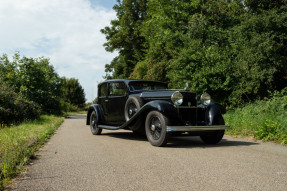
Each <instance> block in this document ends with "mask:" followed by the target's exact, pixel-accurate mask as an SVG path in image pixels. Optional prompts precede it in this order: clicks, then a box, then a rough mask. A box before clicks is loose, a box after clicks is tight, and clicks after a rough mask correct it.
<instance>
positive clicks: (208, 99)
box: [200, 92, 211, 106]
mask: <svg viewBox="0 0 287 191" xmlns="http://www.w3.org/2000/svg"><path fill="white" fill-rule="evenodd" d="M200 102H201V103H202V104H203V105H204V106H208V105H209V104H210V103H211V96H210V95H209V94H208V93H206V92H204V93H203V94H202V95H201V96H200Z"/></svg>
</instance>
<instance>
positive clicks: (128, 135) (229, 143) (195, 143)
mask: <svg viewBox="0 0 287 191" xmlns="http://www.w3.org/2000/svg"><path fill="white" fill-rule="evenodd" d="M102 135H104V136H106V135H107V136H110V137H113V138H118V139H126V140H132V141H148V140H147V138H146V136H145V135H139V134H134V133H133V132H129V131H127V132H107V133H102ZM257 144H259V143H256V142H248V141H242V140H228V139H224V137H223V139H222V140H221V141H220V142H219V143H218V144H216V145H210V144H206V143H204V142H203V141H202V140H201V139H200V137H199V136H173V137H171V138H170V140H169V141H168V144H167V146H166V147H167V148H194V147H201V148H207V147H236V146H251V145H257Z"/></svg>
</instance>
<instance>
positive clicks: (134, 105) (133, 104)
mask: <svg viewBox="0 0 287 191" xmlns="http://www.w3.org/2000/svg"><path fill="white" fill-rule="evenodd" d="M142 105H143V103H142V100H141V98H140V97H137V96H133V97H130V98H129V99H128V100H127V102H126V105H125V119H126V121H128V120H130V119H131V118H132V117H133V116H134V115H135V114H136V112H138V111H139V110H140V108H141V107H142ZM141 127H142V128H143V129H144V127H143V125H142V118H141V117H139V119H138V120H137V121H136V122H135V123H134V124H133V125H131V126H130V127H129V128H130V129H131V130H139V129H141Z"/></svg>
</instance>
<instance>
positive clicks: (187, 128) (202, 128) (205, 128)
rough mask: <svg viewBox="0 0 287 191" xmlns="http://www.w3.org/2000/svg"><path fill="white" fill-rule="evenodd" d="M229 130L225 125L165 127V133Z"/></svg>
mask: <svg viewBox="0 0 287 191" xmlns="http://www.w3.org/2000/svg"><path fill="white" fill-rule="evenodd" d="M228 128H230V126H226V125H212V126H167V129H166V130H167V132H174V131H186V132H187V131H214V130H225V129H228Z"/></svg>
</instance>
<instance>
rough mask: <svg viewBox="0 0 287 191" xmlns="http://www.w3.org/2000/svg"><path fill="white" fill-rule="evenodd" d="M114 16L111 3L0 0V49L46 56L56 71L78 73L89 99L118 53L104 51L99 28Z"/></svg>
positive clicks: (77, 76) (103, 39)
mask: <svg viewBox="0 0 287 191" xmlns="http://www.w3.org/2000/svg"><path fill="white" fill-rule="evenodd" d="M114 18H115V12H114V11H113V10H112V9H107V8H104V7H99V6H96V7H95V6H91V4H90V1H88V0H49V1H47V0H1V1H0V23H1V30H0V54H3V53H7V54H13V53H14V52H15V51H20V54H21V55H25V56H28V57H39V56H45V57H49V58H50V60H51V64H53V65H54V67H55V69H56V71H57V72H58V73H59V75H60V76H66V77H75V78H77V79H79V81H80V83H81V85H82V86H83V88H84V89H85V92H86V98H87V99H88V101H91V100H92V99H94V97H95V96H96V95H95V93H96V91H95V90H96V83H97V82H99V81H102V80H103V79H102V76H103V75H104V74H105V72H104V65H105V64H107V63H110V61H111V60H112V58H113V57H115V56H116V53H113V54H111V53H108V52H106V51H105V49H104V47H103V46H102V45H103V43H104V42H105V36H104V35H103V34H101V33H100V29H102V28H104V27H105V26H108V25H109V24H110V21H111V20H112V19H114Z"/></svg>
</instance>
